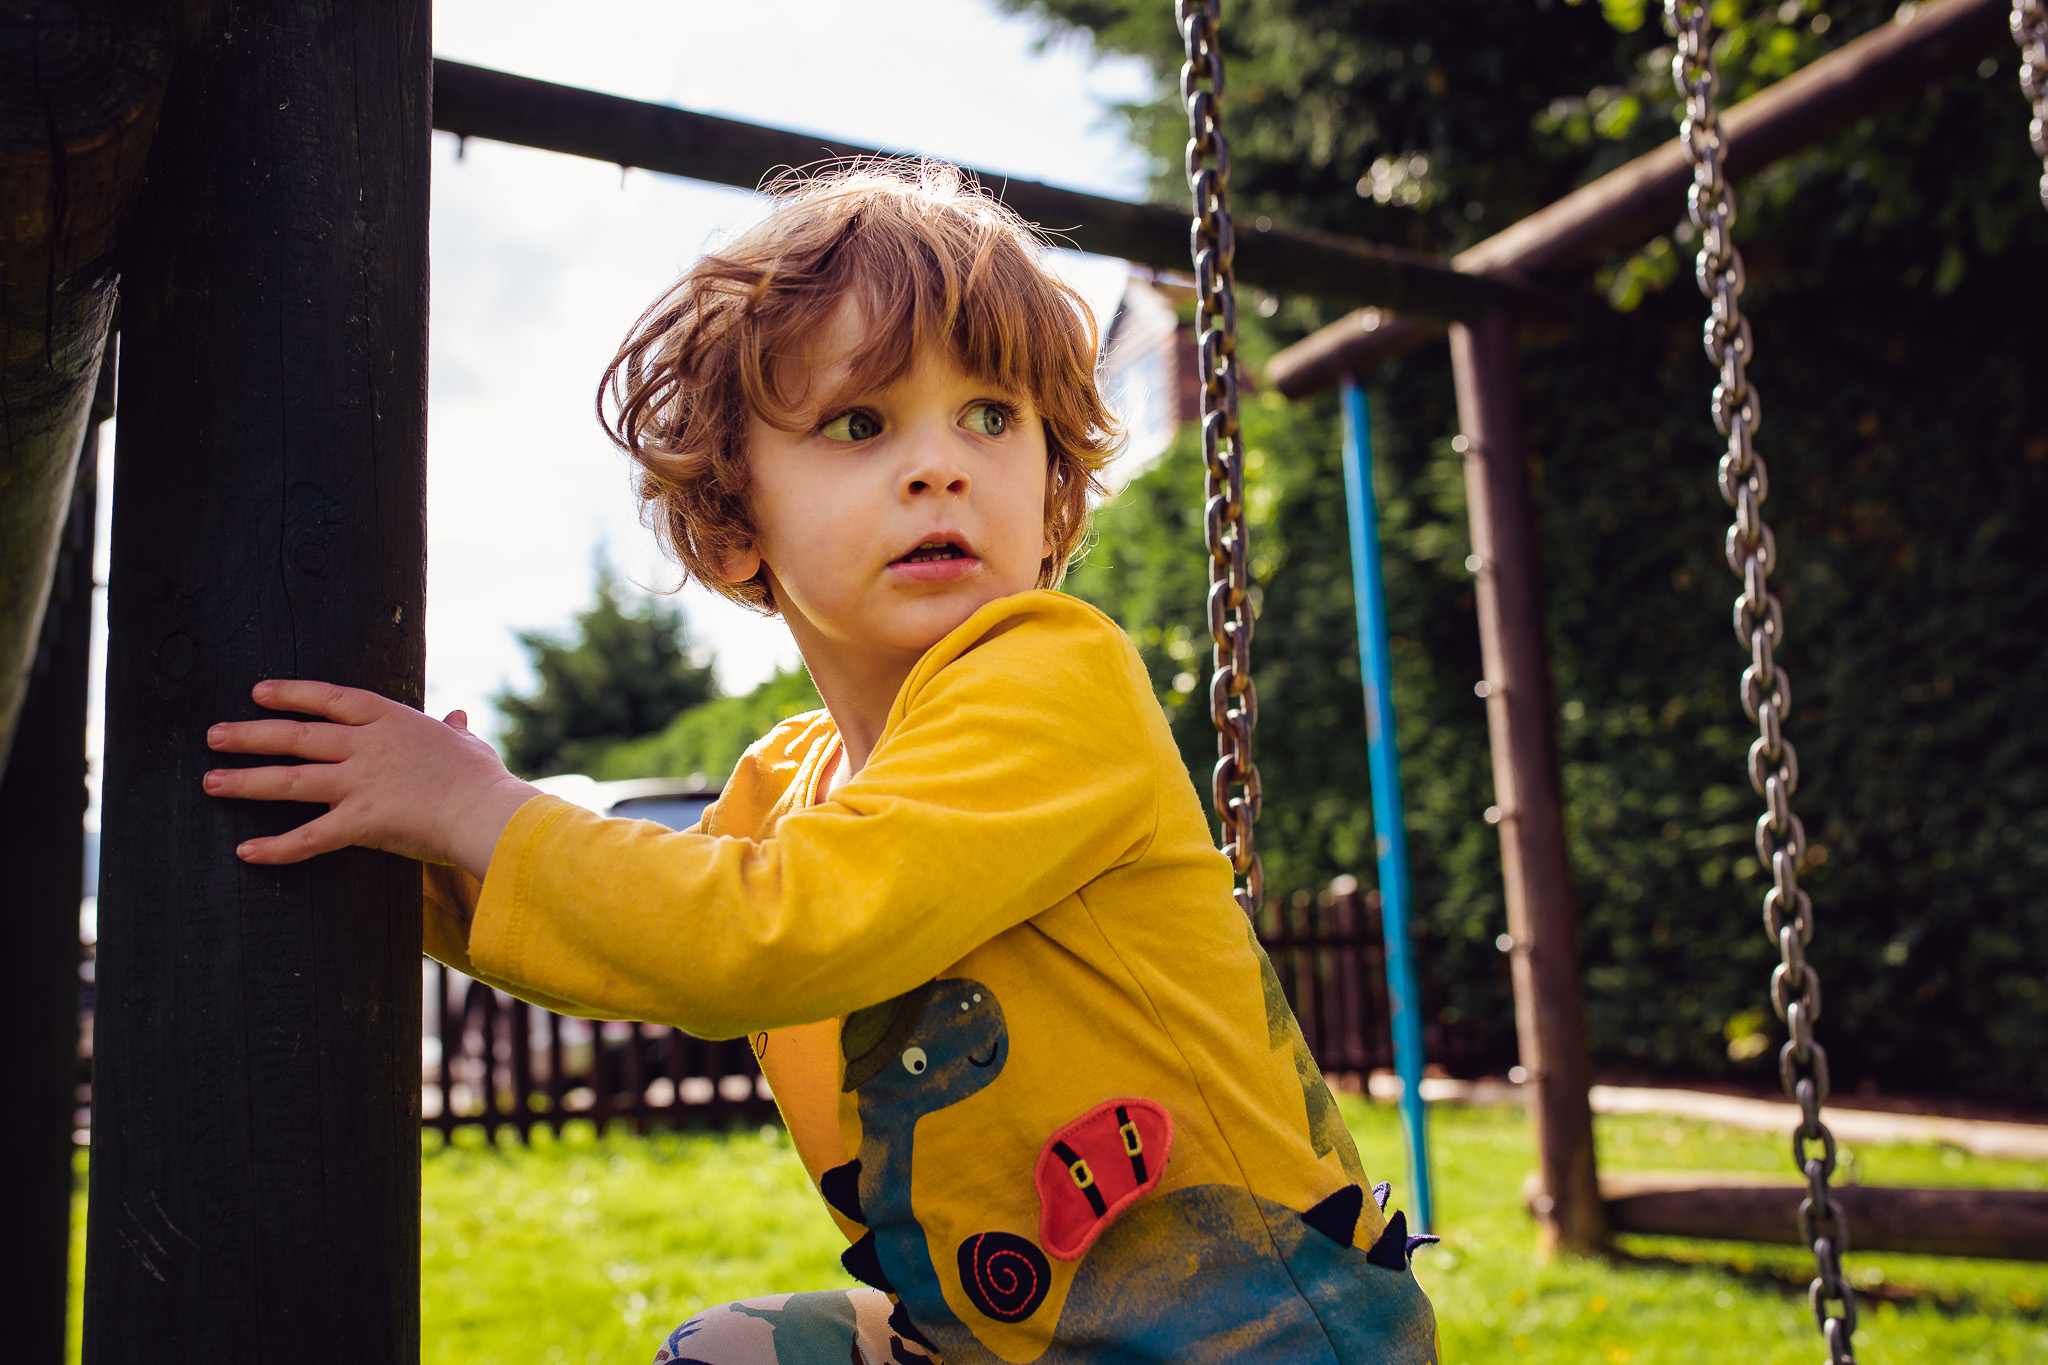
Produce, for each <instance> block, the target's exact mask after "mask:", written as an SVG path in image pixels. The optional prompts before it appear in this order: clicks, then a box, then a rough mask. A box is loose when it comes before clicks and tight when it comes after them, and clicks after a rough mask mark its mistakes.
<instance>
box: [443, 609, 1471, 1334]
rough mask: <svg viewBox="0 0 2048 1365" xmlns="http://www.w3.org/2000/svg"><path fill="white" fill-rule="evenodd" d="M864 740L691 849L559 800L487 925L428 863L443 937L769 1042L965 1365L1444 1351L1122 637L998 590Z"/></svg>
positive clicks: (777, 781) (787, 728) (492, 976)
mask: <svg viewBox="0 0 2048 1365" xmlns="http://www.w3.org/2000/svg"><path fill="white" fill-rule="evenodd" d="M837 743H838V738H837V733H836V731H835V730H834V728H833V726H832V724H831V721H830V718H829V717H828V716H826V715H825V714H824V713H823V712H819V713H815V714H813V715H810V716H803V717H798V718H796V719H794V720H791V721H788V722H785V723H784V724H783V725H781V726H779V727H777V729H776V730H774V731H773V732H772V733H770V734H769V735H768V736H767V737H766V738H764V739H763V740H762V741H760V742H759V743H758V744H756V745H755V746H754V748H753V749H751V750H750V751H749V752H748V754H747V756H746V757H745V758H744V759H743V760H742V761H741V763H740V765H739V767H738V770H737V771H736V772H735V773H734V775H733V777H732V780H731V781H730V782H729V783H728V785H727V787H726V790H725V793H724V794H723V795H722V796H721V797H720V799H719V801H718V802H717V804H716V805H715V806H714V807H713V808H712V809H711V810H710V811H709V812H707V814H706V817H705V820H704V822H703V824H702V826H701V827H700V829H699V830H697V831H692V832H687V833H676V832H671V831H667V830H664V829H662V828H660V827H659V826H656V825H652V824H648V823H645V822H635V821H625V820H607V819H603V818H600V817H598V816H595V815H592V814H590V813H588V812H585V811H583V810H580V809H579V808H577V807H575V806H572V805H570V804H568V803H567V802H563V801H560V800H556V799H553V798H548V797H539V798H536V799H534V800H533V801H530V802H528V803H527V804H526V805H525V806H524V807H522V808H521V809H520V811H519V812H518V814H517V815H516V816H515V817H514V819H513V820H512V822H511V824H510V825H509V826H508V827H507V828H506V830H505V832H504V834H503V836H502V837H501V838H500V840H499V842H498V845H497V848H496V851H495V853H494V855H493V857H492V861H491V865H490V869H489V874H488V876H487V877H486V878H485V881H484V883H483V886H482V889H481V894H480V895H477V896H476V898H475V901H474V917H473V921H472V922H471V923H470V924H469V926H468V933H467V939H466V942H464V940H463V936H462V934H461V930H460V925H459V917H460V915H459V912H460V910H461V909H464V908H466V905H465V902H467V901H468V900H469V896H468V894H466V893H465V892H464V890H463V889H462V888H461V887H460V886H459V885H458V884H457V883H458V882H459V881H460V880H461V879H459V878H454V877H451V876H449V875H448V874H445V873H441V874H437V875H430V877H429V881H428V885H429V896H428V902H429V911H430V913H429V917H428V918H429V930H428V938H429V944H428V946H429V951H432V952H434V953H435V955H436V956H439V957H442V958H443V959H444V960H447V961H450V962H451V963H453V965H456V966H458V967H461V968H463V969H464V970H468V971H470V972H472V973H473V974H475V975H478V976H479V977H481V978H483V979H485V980H488V981H492V982H495V983H498V984H503V985H506V986H507V987H508V988H510V989H513V990H516V991H518V992H519V993H521V994H523V995H525V996H527V997H528V998H530V999H535V1000H537V1001H539V1002H541V1003H544V1004H547V1005H550V1006H553V1007H555V1008H558V1009H563V1010H567V1011H570V1012H575V1013H581V1014H585V1015H593V1016H611V1017H631V1018H641V1019H647V1020H652V1021H655V1022H659V1023H667V1024H672V1025H675V1026H677V1027H679V1028H682V1029H685V1030H687V1031H689V1032H692V1033H695V1034H699V1035H702V1036H708V1037H733V1036H739V1035H743V1034H744V1035H750V1036H752V1037H753V1039H754V1044H755V1049H756V1052H757V1053H758V1054H759V1055H760V1058H761V1064H762V1069H763V1071H764V1073H765V1074H766V1076H767V1078H768V1081H769V1084H770V1085H771V1087H772V1088H773V1090H774V1093H775V1096H776V1100H777V1103H778V1104H779V1105H780V1106H781V1108H782V1110H783V1112H784V1115H785V1117H786V1119H787V1120H788V1123H789V1128H790V1132H791V1135H792V1138H793V1139H794V1141H795V1143H796V1146H797V1148H798V1151H799V1152H800V1153H801V1155H802V1156H803V1158H804V1161H805V1164H806V1165H807V1167H808V1168H809V1169H810V1171H811V1173H812V1175H813V1177H814V1178H817V1179H819V1180H820V1181H821V1184H822V1186H823V1188H824V1191H825V1193H826V1195H827V1198H828V1199H829V1200H830V1202H831V1203H832V1204H833V1206H834V1209H835V1212H836V1213H837V1214H838V1216H839V1218H840V1222H841V1226H842V1228H843V1229H845V1230H846V1231H847V1232H848V1235H849V1237H853V1238H857V1239H858V1240H857V1241H856V1242H855V1245H854V1247H853V1248H852V1249H851V1250H850V1251H849V1253H848V1267H849V1269H851V1270H853V1271H854V1273H855V1274H857V1275H860V1276H861V1277H862V1278H864V1279H867V1280H869V1281H870V1282H871V1283H877V1284H880V1285H882V1286H883V1287H886V1288H889V1289H890V1290H891V1291H892V1292H895V1293H896V1294H898V1296H899V1297H900V1299H901V1302H902V1305H903V1308H904V1309H905V1310H907V1317H908V1322H906V1323H904V1324H903V1330H904V1331H905V1332H906V1334H907V1333H909V1332H911V1331H913V1330H914V1331H915V1332H916V1333H917V1334H919V1335H921V1336H922V1337H923V1338H924V1339H926V1340H927V1341H928V1342H930V1343H932V1344H933V1345H935V1346H936V1348H937V1349H938V1351H939V1352H940V1354H941V1355H942V1356H943V1357H944V1359H945V1360H946V1361H948V1362H949V1363H952V1362H961V1361H967V1360H975V1359H1003V1360H1008V1361H1020V1362H1021V1361H1028V1360H1042V1361H1046V1362H1048V1363H1050V1362H1053V1361H1056V1360H1064V1359H1070V1358H1071V1359H1079V1358H1083V1357H1088V1358H1101V1355H1100V1353H1102V1352H1104V1351H1108V1352H1110V1353H1111V1354H1112V1355H1115V1354H1116V1353H1117V1352H1119V1351H1121V1352H1123V1353H1124V1354H1123V1356H1122V1357H1120V1358H1135V1359H1153V1358H1156V1359H1161V1360H1177V1361H1187V1360H1199V1359H1206V1358H1215V1359H1226V1358H1234V1359H1247V1358H1265V1359H1287V1360H1296V1359H1301V1360H1312V1359H1330V1360H1342V1361H1375V1362H1377V1361H1403V1362H1405V1361H1422V1360H1433V1359H1435V1348H1434V1327H1433V1323H1432V1320H1431V1317H1430V1313H1429V1309H1428V1305H1427V1302H1426V1301H1425V1300H1424V1299H1423V1298H1422V1295H1421V1293H1420V1290H1419V1289H1417V1288H1415V1284H1414V1280H1413V1278H1412V1276H1411V1275H1410V1274H1409V1273H1408V1270H1407V1255H1406V1252H1407V1248H1406V1247H1405V1246H1404V1245H1401V1243H1402V1236H1401V1234H1402V1231H1403V1229H1402V1226H1401V1222H1400V1220H1399V1219H1396V1220H1395V1221H1394V1223H1393V1224H1392V1225H1391V1227H1389V1225H1387V1224H1384V1223H1383V1222H1382V1219H1381V1217H1380V1214H1379V1211H1378V1209H1377V1208H1376V1207H1375V1206H1374V1204H1373V1202H1372V1201H1370V1200H1364V1199H1363V1198H1362V1193H1363V1191H1362V1186H1363V1181H1364V1176H1363V1172H1362V1171H1361V1169H1360V1167H1359V1162H1358V1157H1357V1153H1356V1151H1355V1150H1354V1148H1353V1146H1352V1143H1351V1140H1350V1137H1349V1135H1348V1134H1347V1133H1346V1132H1345V1130H1344V1128H1343V1125H1342V1123H1341V1122H1340V1121H1339V1120H1338V1118H1337V1115H1336V1111H1335V1106H1334V1103H1333V1101H1332V1100H1331V1097H1330V1095H1329V1092H1328V1090H1327V1089H1326V1088H1325V1086H1324V1085H1323V1082H1322V1079H1321V1076H1320V1074H1319V1073H1318V1072H1317V1071H1316V1069H1315V1067H1314V1064H1313V1062H1312V1060H1311V1059H1310V1057H1309V1055H1308V1052H1307V1049H1306V1047H1305V1046H1304V1045H1303V1043H1302V1040H1301V1035H1300V1031H1299V1028H1298V1027H1297V1026H1296V1024H1295V1021H1294V1018H1293V1016H1292V1014H1291V1013H1290V1012H1289V1011H1288V1009H1287V1005H1286V1002H1285V1000H1284V998H1282V996H1281V993H1280V989H1279V984H1278V982H1277V980H1276V979H1275V977H1274V975H1273V972H1272V968H1271V965H1270V964H1269V963H1268V962H1267V960H1266V958H1265V955H1264V953H1263V952H1262V951H1261V950H1260V948H1259V947H1258V945H1257V942H1256V941H1255V939H1254V938H1253V937H1252V935H1251V934H1250V932H1249V929H1248V927H1247V925H1246V922H1245V919H1244V916H1243V915H1242V913H1240V912H1239V910H1238V909H1237V906H1236V904H1235V902H1234V900H1233V899H1232V897H1231V891H1230V871H1229V867H1228V865H1227V863H1226V862H1225V861H1224V859H1223V857H1222V855H1221V854H1219V853H1218V852H1217V851H1216V850H1215V848H1214V847H1213V846H1212V845H1211V843H1210V840H1209V830H1208V826H1207V823H1206V821H1205V819H1204V816H1203V814H1202V811H1201V808H1200V805H1199V803H1198V801H1197V799H1196V796H1195V793H1194V790H1193V787H1192V786H1191V784H1190V783H1189V781H1188V779H1187V776H1186V773H1185V770H1184V769H1183V767H1182V765H1181V762H1180V757H1179V754H1178V753H1177V751H1176V749H1175V747H1174V744H1173V742H1172V738H1171V736H1170V734H1169V733H1168V730H1167V726H1166V722H1165V717H1164V716H1163V714H1162V713H1161V711H1160V709H1159V706H1158V704H1157V702H1156V701H1155V699H1154V698H1153V695H1152V691H1151V687H1150V684H1149V680H1148V679H1147V677H1146V675H1145V671H1144V667H1143V665H1142V663H1141V661H1140V660H1139V658H1138V656H1137V653H1136V651H1135V650H1133V649H1132V647H1131V645H1130V642H1129V641H1128V640H1127V639H1126V638H1125V637H1124V635H1123V634H1122V632H1121V631H1119V630H1118V629H1117V628H1116V626H1115V625H1114V624H1113V623H1112V622H1110V621H1109V620H1108V619H1107V618H1105V617H1103V616H1102V615H1101V614H1100V613H1098V612H1096V611H1094V610H1093V609H1091V608H1089V607H1087V606H1085V605H1083V604H1081V603H1080V602H1078V601H1076V600H1074V599H1072V598H1069V597H1066V596H1063V595H1061V594H1058V593H1052V592H1028V593H1023V594H1019V595H1017V596H1015V597H1010V598H1005V599H1002V600H1000V601H997V602H993V603H990V604H989V605H988V606H986V607H984V608H982V609H981V610H980V611H978V612H977V613H976V614H975V615H974V616H973V617H972V618H971V619H969V620H968V621H967V622H966V623H964V624H963V625H961V626H960V627H959V628H958V629H956V630H955V631H953V632H952V633H951V634H950V635H948V636H947V637H946V638H945V639H944V640H942V641H940V642H939V643H938V644H937V645H935V646H934V647H933V648H932V649H931V650H930V651H929V652H928V653H927V654H926V655H925V657H924V658H923V659H922V660H921V661H920V662H919V664H918V666H917V667H916V669H915V670H914V671H913V672H912V674H911V676H910V678H909V679H908V680H907V681H906V682H905V683H904V685H903V687H902V690H901V691H900V693H899V694H898V696H897V698H896V701H895V704H894V706H893V707H892V708H891V710H890V713H889V717H888V721H887V724H886V726H885V728H884V730H883V732H882V736H881V738H880V740H879V742H878V743H877V744H876V746H875V750H874V753H873V756H872V757H871V759H870V761H869V763H868V765H867V766H866V767H865V768H863V769H862V770H861V771H860V773H858V774H857V775H855V776H854V777H853V778H852V779H851V780H850V781H848V782H847V783H845V784H844V785H843V786H842V787H840V788H839V790H838V791H837V792H836V793H835V794H834V795H832V796H831V797H830V798H829V799H824V800H820V799H818V789H819V779H820V776H821V774H822V773H823V772H825V771H826V770H827V768H828V766H829V760H830V758H831V757H832V755H833V753H834V750H835V748H836V745H837ZM1303 1214H1308V1215H1309V1216H1308V1218H1307V1219H1306V1220H1304V1219H1303V1218H1302V1217H1301V1215H1303ZM1383 1233H1387V1234H1388V1235H1385V1236H1383ZM1390 1244H1391V1245H1392V1246H1393V1247H1394V1251H1392V1252H1390V1251H1389V1246H1390ZM1368 1248H1371V1252H1370V1253H1368V1250H1367V1249H1368ZM1396 1253H1398V1254H1396ZM1246 1351H1250V1352H1252V1355H1250V1356H1246V1355H1245V1354H1243V1353H1244V1352H1246Z"/></svg>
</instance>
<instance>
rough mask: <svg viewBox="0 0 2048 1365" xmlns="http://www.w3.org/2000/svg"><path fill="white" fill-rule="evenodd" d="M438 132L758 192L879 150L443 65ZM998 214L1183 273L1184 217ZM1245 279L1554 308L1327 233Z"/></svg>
mask: <svg viewBox="0 0 2048 1365" xmlns="http://www.w3.org/2000/svg"><path fill="white" fill-rule="evenodd" d="M434 126H435V127H436V128H439V129H441V130H442V131H444V132H450V133H454V134H456V135H457V136H459V137H480V138H488V139H491V140H492V141H496V142H510V143H515V144H517V145H519V146H522V147H538V148H541V149H542V150H544V151H550V152H564V153H567V154H568V155H571V156H585V157H591V158H593V159H595V160H598V161H610V162H616V163H617V164H619V165H621V166H637V167H641V168H643V169H645V170H650V171H660V172H663V173H665V174H668V175H680V176H687V177H689V178H690V179H692V180H707V181H710V182H712V183H713V184H719V185H737V186H739V187H740V188H742V189H749V190H751V189H756V188H758V187H759V186H760V185H761V184H762V183H763V181H764V180H766V179H767V178H768V177H769V176H770V175H772V174H773V173H774V172H775V171H776V170H778V169H781V168H784V167H802V166H812V165H816V164H818V163H819V162H823V161H830V160H835V159H840V158H848V157H879V156H886V155H889V153H886V152H883V151H881V150H880V149H878V148H874V147H863V146H859V145H856V144H854V143H850V142H839V141H836V140H833V139H830V138H822V137H815V136H812V135H811V134H808V133H797V132H791V131H788V130H787V129H782V128H764V127H761V126H760V125H758V124H752V123H741V122H738V121H736V120H733V119H723V118H714V117H712V116H711V115H709V114H696V113H691V112H690V111H689V110H687V109H677V108H674V107H673V106H670V105H666V104H649V103H645V102H643V101H640V100H629V99H623V98H621V97H619V96H617V95H606V94H600V93H599V92H597V91H595V90H579V89H577V88H575V87H573V86H567V85H554V84H551V83H550V82H547V81H537V80H532V79H529V78H527V77H524V76H514V75H511V74H509V73H507V72H503V71H490V70H486V69H484V68H482V67H475V66H465V65H464V64H462V63H460V62H451V61H447V60H445V59H437V60H436V61H435V63H434ZM976 175H977V178H978V179H979V180H980V181H981V183H982V184H984V185H987V186H989V187H990V188H992V189H994V190H995V191H996V192H997V193H999V194H1000V195H1001V197H1002V199H1003V202H1005V203H1006V204H1008V205H1009V206H1010V207H1011V208H1013V209H1015V210H1017V212H1019V213H1021V214H1023V215H1024V216H1025V217H1026V218H1028V219H1030V220H1032V221H1033V222H1036V223H1038V224H1040V225H1041V226H1043V227H1044V228H1046V229H1047V230H1048V231H1051V232H1055V233H1057V234H1059V235H1060V236H1062V237H1064V238H1066V239H1067V240H1068V241H1071V242H1072V243H1073V244H1074V245H1075V246H1077V247H1079V248H1080V249H1081V250H1083V251H1093V252H1098V253H1100V254H1102V255H1105V256H1118V257H1121V258H1123V259H1125V260H1129V261H1136V262H1138V263H1139V264H1141V265H1149V266H1152V267H1154V268H1155V269H1159V270H1180V271H1185V270H1187V269H1188V268H1189V266H1188V212H1187V210H1186V209H1184V208H1177V207H1169V206H1167V205H1164V204H1131V203H1126V202H1124V201H1122V200H1119V199H1107V198H1103V197H1102V196H1100V195H1093V194H1082V193H1080V192H1078V191H1075V190H1067V189H1061V188H1059V187H1058V186H1056V185H1045V184H1041V183H1039V182H1037V181H1035V180H1014V179H1011V178H1009V177H1007V176H1001V175H993V174H988V173H976ZM1237 233H1238V235H1237V259H1236V266H1237V278H1238V280H1239V282H1241V283H1244V284H1250V285H1256V286H1258V287H1260V288H1263V289H1269V290H1272V291H1274V292H1275V293H1286V294H1314V295H1316V296H1318V297H1322V298H1330V299H1336V300H1339V301H1341V302H1345V303H1363V304H1376V305H1378V306H1380V307H1384V308H1390V309H1396V310H1398V311H1400V312H1403V313H1408V314H1412V315H1414V316H1416V317H1425V318H1439V319H1444V320H1449V319H1452V318H1460V317H1470V316H1476V315H1477V314H1479V313H1481V312H1484V311H1488V310H1491V309H1497V308H1507V309H1510V310H1515V311H1520V312H1528V313H1532V314H1537V315H1545V314H1548V313H1550V312H1553V311H1555V305H1554V302H1553V301H1552V300H1550V299H1548V298H1547V297H1546V296H1544V295H1542V294H1539V293H1537V292H1535V291H1532V290H1529V289H1526V288H1524V287H1522V286H1521V285H1519V284H1518V283H1516V282H1514V281H1511V280H1492V279H1481V278H1478V277H1476V276H1473V275H1467V274H1461V273H1460V272H1458V271H1456V270H1453V269H1451V268H1449V267H1448V266H1446V265H1445V264H1444V263H1443V262H1442V261H1440V260H1437V259H1436V258H1434V257H1431V256H1426V255H1423V254H1421V253H1419V252H1414V251H1405V250H1402V249H1400V248H1398V247H1387V246H1379V245H1376V244H1374V243H1371V242H1361V241H1357V240H1355V239H1352V238H1347V237H1337V236H1333V235H1330V234H1328V233H1319V232H1306V231H1301V230H1298V229H1288V228H1279V227H1266V228H1260V227H1258V226H1257V224H1256V223H1254V222H1251V221H1245V222H1241V223H1239V224H1238V225H1237Z"/></svg>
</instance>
